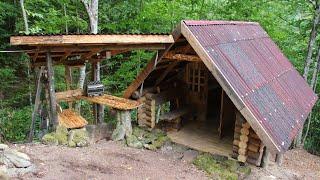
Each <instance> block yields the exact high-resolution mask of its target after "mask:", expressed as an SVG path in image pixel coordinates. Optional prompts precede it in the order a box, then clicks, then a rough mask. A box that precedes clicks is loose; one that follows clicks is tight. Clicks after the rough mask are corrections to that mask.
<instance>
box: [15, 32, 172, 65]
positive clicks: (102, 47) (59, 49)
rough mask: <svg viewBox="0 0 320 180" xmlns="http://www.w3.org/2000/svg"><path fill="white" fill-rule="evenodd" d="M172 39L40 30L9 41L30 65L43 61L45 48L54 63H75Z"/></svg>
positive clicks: (156, 45)
mask: <svg viewBox="0 0 320 180" xmlns="http://www.w3.org/2000/svg"><path fill="white" fill-rule="evenodd" d="M173 42H174V40H173V38H172V36H171V35H168V34H71V35H41V34H40V35H17V36H11V37H10V43H11V45H14V46H19V47H20V48H21V49H23V50H24V51H25V52H26V53H27V54H28V55H29V56H30V58H31V59H32V64H33V65H34V66H41V65H45V62H46V52H48V51H50V53H51V57H52V60H53V64H54V65H56V64H65V65H70V66H78V65H83V64H84V63H85V62H97V61H101V60H103V59H105V58H107V57H110V56H112V55H116V54H119V53H123V52H126V51H130V50H135V49H147V50H162V49H165V48H166V47H167V45H168V44H172V43H173Z"/></svg>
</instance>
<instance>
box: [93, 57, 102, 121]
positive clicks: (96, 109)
mask: <svg viewBox="0 0 320 180" xmlns="http://www.w3.org/2000/svg"><path fill="white" fill-rule="evenodd" d="M92 80H93V81H100V62H94V63H92ZM93 113H94V117H95V120H96V122H97V123H102V122H103V121H104V106H103V105H101V104H94V105H93Z"/></svg>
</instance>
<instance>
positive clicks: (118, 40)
mask: <svg viewBox="0 0 320 180" xmlns="http://www.w3.org/2000/svg"><path fill="white" fill-rule="evenodd" d="M173 42H174V39H173V37H172V35H143V34H132V35H113V34H97V35H93V34H90V35H44V36H11V37H10V44H11V45H43V46H44V45H66V44H135V43H136V44H142V43H147V44H152V43H168V44H169V43H173Z"/></svg>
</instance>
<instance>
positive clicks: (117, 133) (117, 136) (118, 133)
mask: <svg viewBox="0 0 320 180" xmlns="http://www.w3.org/2000/svg"><path fill="white" fill-rule="evenodd" d="M125 134H126V132H125V128H124V127H123V125H121V124H119V125H117V128H116V129H115V130H114V131H113V133H112V136H111V139H112V140H114V141H120V140H122V139H124V136H125Z"/></svg>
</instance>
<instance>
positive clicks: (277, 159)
mask: <svg viewBox="0 0 320 180" xmlns="http://www.w3.org/2000/svg"><path fill="white" fill-rule="evenodd" d="M282 162H283V154H281V153H279V154H277V155H276V163H277V164H278V166H281V165H282Z"/></svg>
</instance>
